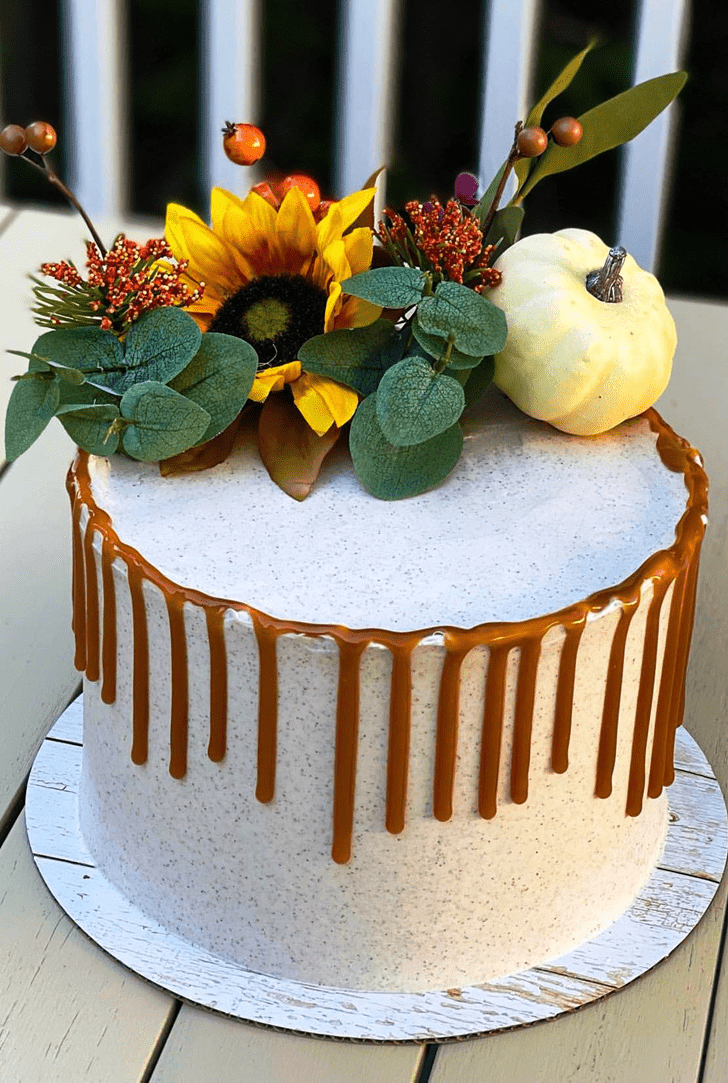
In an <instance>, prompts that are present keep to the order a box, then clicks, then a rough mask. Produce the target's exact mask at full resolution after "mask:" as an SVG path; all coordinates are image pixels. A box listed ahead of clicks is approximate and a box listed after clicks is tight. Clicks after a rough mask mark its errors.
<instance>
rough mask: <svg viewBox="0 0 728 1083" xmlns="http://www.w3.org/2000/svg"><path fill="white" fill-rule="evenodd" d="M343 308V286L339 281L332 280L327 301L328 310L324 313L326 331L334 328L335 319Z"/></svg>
mask: <svg viewBox="0 0 728 1083" xmlns="http://www.w3.org/2000/svg"><path fill="white" fill-rule="evenodd" d="M340 308H341V286H340V285H339V283H338V282H332V283H331V286H330V287H329V296H328V300H327V301H326V312H325V315H324V333H325V332H326V331H333V330H334V326H335V324H334V320H335V319H336V316H337V314H338V311H339V309H340Z"/></svg>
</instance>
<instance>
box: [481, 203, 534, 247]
mask: <svg viewBox="0 0 728 1083" xmlns="http://www.w3.org/2000/svg"><path fill="white" fill-rule="evenodd" d="M524 213H525V212H524V210H523V207H519V206H516V205H515V204H513V203H511V204H509V205H508V206H507V207H501V209H500V210H499V211H496V213H495V217H494V218H493V223H492V225H491V227H490V229H489V230H488V236H487V237H486V238H485V243H486V244H494V245H497V246H498V252H497V255H498V256H499V255H500V254H501V252H505V250H506V248H510V247H511V245H512V244H513V242H514V241H515V239H516V234H517V233H518V230H519V229H520V228H521V222H522V221H523V215H524Z"/></svg>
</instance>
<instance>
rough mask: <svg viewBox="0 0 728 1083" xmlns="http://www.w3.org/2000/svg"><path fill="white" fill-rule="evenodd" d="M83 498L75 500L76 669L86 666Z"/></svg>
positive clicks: (74, 627) (74, 591)
mask: <svg viewBox="0 0 728 1083" xmlns="http://www.w3.org/2000/svg"><path fill="white" fill-rule="evenodd" d="M82 507H83V504H82V502H81V500H79V499H74V502H73V586H72V590H73V624H72V627H73V632H74V635H75V638H76V654H75V657H74V659H73V664H74V666H75V667H76V669H85V668H86V574H85V569H84V566H83V539H82V537H81V508H82Z"/></svg>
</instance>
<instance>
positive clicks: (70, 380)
mask: <svg viewBox="0 0 728 1083" xmlns="http://www.w3.org/2000/svg"><path fill="white" fill-rule="evenodd" d="M8 353H14V354H17V356H18V357H27V358H28V359H29V361H30V365H29V366H28V368H29V371H28V372H27V373H25V375H24V376H12V377H11V379H12V380H24V379H27V378H28V377H29V376H30V377H31V378H32V376H33V374H34V373H36V372H52V373H54V374H55V375H56V376H58V377H59V378H60V379H61V380H63V381H64V383H67V384H75V386H76V387H78V386H79V385H80V384H83V383H85V382H86V377H85V376H84V374H83V373H82V372H81V370H80V369H72V368H69V367H68V366H66V365H59V364H58V362H56V361H48V360H46V358H45V357H39V356H38V355H37V354H33V353H26V352H25V351H24V350H8Z"/></svg>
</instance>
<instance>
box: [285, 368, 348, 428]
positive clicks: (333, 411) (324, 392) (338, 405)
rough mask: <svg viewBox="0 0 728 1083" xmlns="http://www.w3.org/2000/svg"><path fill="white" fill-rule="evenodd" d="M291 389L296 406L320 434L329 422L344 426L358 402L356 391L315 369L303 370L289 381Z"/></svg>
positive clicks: (338, 426)
mask: <svg viewBox="0 0 728 1083" xmlns="http://www.w3.org/2000/svg"><path fill="white" fill-rule="evenodd" d="M291 391H292V392H293V401H294V402H295V404H296V406H297V407H298V409H299V410H300V411H301V413H302V414H303V416H304V418H305V419H306V421H307V422H308V424H309V425H310V426H311V428H312V429H313V431H314V432H316V433H318V435H319V436H323V434H324V433H325V432H328V430H329V429H330V428H331V426H332V425H336V426H337V428H341V426H342V425H345V424H346V422H347V421H348V420H349V419H350V418H351V417H353V415H354V411H355V410H356V408H357V405H358V403H359V396H358V395H357V393H356V391H352V389H351V388H350V387H344V385H343V384H337V383H336V382H335V381H334V380H330V379H329V378H328V376H321V375H319V373H317V372H304V373H303V374H302V375H301V377H300V379H298V380H296V381H295V383H293V384H291Z"/></svg>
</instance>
